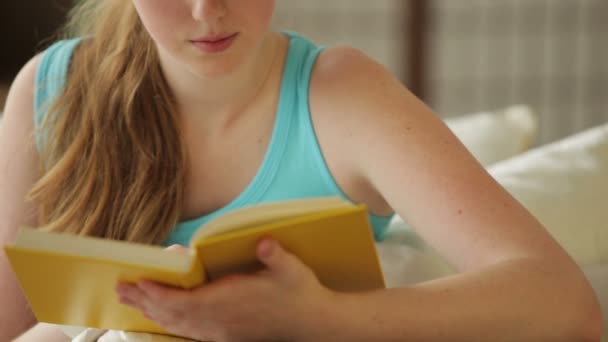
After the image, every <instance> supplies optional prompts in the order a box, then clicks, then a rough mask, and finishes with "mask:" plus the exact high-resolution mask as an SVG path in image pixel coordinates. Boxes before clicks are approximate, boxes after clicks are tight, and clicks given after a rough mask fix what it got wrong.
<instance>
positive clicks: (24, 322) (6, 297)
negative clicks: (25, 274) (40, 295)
mask: <svg viewBox="0 0 608 342" xmlns="http://www.w3.org/2000/svg"><path fill="white" fill-rule="evenodd" d="M8 267H9V266H8V263H7V261H6V259H5V258H2V257H1V256H0V341H10V340H11V339H13V338H15V337H16V336H18V335H19V334H21V333H23V332H24V331H26V330H27V329H29V328H30V327H32V326H33V325H34V324H35V323H36V318H35V317H34V315H33V314H32V312H31V310H30V308H29V305H28V303H27V301H26V299H25V297H24V296H23V295H22V292H21V289H20V288H19V285H18V283H17V280H16V279H15V276H14V275H13V273H12V272H11V271H10V270H9V268H8Z"/></svg>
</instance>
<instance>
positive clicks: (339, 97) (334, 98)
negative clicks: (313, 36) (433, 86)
mask: <svg viewBox="0 0 608 342" xmlns="http://www.w3.org/2000/svg"><path fill="white" fill-rule="evenodd" d="M310 102H311V108H312V109H313V111H314V112H315V113H313V114H314V115H315V116H316V117H315V119H316V120H317V121H319V122H324V123H325V124H326V125H329V126H330V127H331V128H334V129H335V128H337V127H336V126H339V127H340V128H341V129H340V130H339V131H341V132H343V133H344V134H347V132H348V133H349V135H350V136H352V137H355V136H356V137H359V138H360V139H363V141H368V140H369V139H391V137H390V133H391V132H393V133H394V132H398V133H399V134H402V133H403V132H402V130H406V131H410V132H411V131H413V129H414V128H415V127H414V126H416V125H418V126H428V124H429V122H431V124H430V126H432V127H425V129H433V130H440V131H443V133H445V130H444V127H442V121H441V120H440V119H439V118H438V117H436V116H435V115H434V113H432V111H431V110H429V108H428V107H427V106H426V105H425V104H423V103H422V102H421V101H420V100H419V99H417V98H416V96H414V95H413V94H412V93H411V92H410V91H409V90H408V89H407V87H405V86H404V85H403V84H402V83H401V82H400V81H399V80H398V79H397V78H396V77H395V76H394V75H393V74H392V73H391V72H390V71H389V70H387V68H385V67H384V66H383V65H381V64H380V63H378V62H376V61H375V60H373V59H372V58H370V57H369V56H367V55H366V54H365V53H363V52H361V51H359V50H357V49H355V48H352V47H335V48H331V49H327V50H325V51H323V52H322V53H321V54H320V55H319V58H318V60H317V63H316V65H315V69H314V71H313V75H312V79H311V88H310ZM332 123H333V124H332ZM336 131H338V129H336ZM335 133H337V134H340V132H335ZM355 133H356V134H355ZM352 142H353V143H356V141H352Z"/></svg>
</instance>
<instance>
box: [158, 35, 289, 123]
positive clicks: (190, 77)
mask: <svg viewBox="0 0 608 342" xmlns="http://www.w3.org/2000/svg"><path fill="white" fill-rule="evenodd" d="M283 39H284V38H282V36H280V35H277V34H272V33H271V34H269V35H268V36H267V37H266V39H265V40H264V42H263V43H262V46H261V47H260V49H259V51H257V53H256V55H255V56H254V57H252V58H249V59H248V60H247V63H243V64H242V65H240V66H239V68H237V69H235V70H234V71H233V72H231V73H229V74H226V75H223V76H221V77H213V78H211V77H209V78H204V77H201V76H198V75H194V74H192V73H188V72H173V73H172V72H171V71H169V70H170V69H169V70H168V69H167V68H165V76H166V78H167V82H168V84H169V87H170V88H171V90H172V91H173V94H174V96H175V98H176V101H177V106H178V111H179V114H180V116H183V119H184V120H186V121H192V120H194V121H196V122H205V123H210V122H215V123H218V124H220V125H221V124H222V123H227V122H230V121H232V120H233V119H234V117H235V116H236V115H238V114H239V113H241V112H243V111H244V109H245V108H247V107H249V105H250V104H251V103H252V102H253V101H254V99H255V98H256V97H257V96H258V94H260V93H261V92H262V89H263V88H264V86H265V84H266V80H267V79H268V77H269V75H270V74H271V73H272V71H273V69H274V67H275V66H276V64H277V63H276V62H277V59H278V58H277V55H279V54H280V48H281V46H282V42H283ZM168 71H169V72H168ZM213 126H215V124H214V125H213Z"/></svg>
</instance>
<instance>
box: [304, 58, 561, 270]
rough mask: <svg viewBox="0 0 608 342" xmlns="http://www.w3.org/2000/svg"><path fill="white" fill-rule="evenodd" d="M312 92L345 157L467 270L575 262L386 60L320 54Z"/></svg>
mask: <svg viewBox="0 0 608 342" xmlns="http://www.w3.org/2000/svg"><path fill="white" fill-rule="evenodd" d="M313 92H315V93H317V94H323V95H322V96H317V98H323V99H324V101H323V103H321V101H319V103H317V104H316V106H317V107H319V108H321V111H322V112H324V113H331V115H329V116H331V118H326V120H331V121H334V122H335V125H334V127H340V129H339V130H335V132H333V133H334V134H336V135H339V138H334V141H337V140H340V141H341V146H344V148H343V149H344V150H343V151H342V152H343V157H342V158H348V159H349V160H350V164H351V165H352V166H353V167H354V168H356V169H357V170H356V171H357V172H359V173H360V174H361V176H362V177H363V178H364V179H366V180H367V181H368V182H369V184H371V186H372V187H373V188H374V189H376V190H377V191H378V193H379V194H380V195H381V196H382V197H383V198H384V199H385V200H386V201H387V202H388V204H389V205H390V206H391V207H392V208H394V209H395V211H396V212H397V213H398V214H399V215H401V216H402V217H403V218H404V219H405V220H407V221H408V223H410V224H411V225H412V226H413V227H414V229H415V230H416V231H417V232H418V233H419V234H420V235H421V236H422V237H423V238H424V239H425V240H427V241H428V242H429V243H430V244H431V245H432V246H434V247H435V248H436V249H437V250H438V251H439V252H440V253H441V254H443V255H444V256H446V257H447V258H448V259H449V260H450V261H451V262H453V263H454V264H455V266H457V267H458V268H459V269H461V270H464V269H471V268H478V267H482V266H484V265H489V264H492V263H495V262H498V261H501V260H505V259H508V258H516V257H530V256H538V257H545V256H547V255H551V257H556V256H558V257H562V258H564V257H565V258H567V255H566V254H565V253H564V252H563V250H561V248H560V247H559V246H558V245H557V243H556V242H555V241H554V240H553V239H552V238H551V237H550V235H549V234H548V233H547V232H546V230H545V229H544V228H543V227H542V226H541V224H540V223H539V222H538V221H537V220H536V219H535V218H534V217H533V216H532V215H531V214H530V213H529V212H528V211H527V210H526V209H524V208H523V206H521V205H520V204H519V203H518V202H517V201H516V200H515V199H514V198H513V197H512V196H511V195H509V193H508V192H507V191H506V190H504V189H503V188H502V187H501V186H500V185H499V184H498V183H497V182H496V181H495V180H494V179H493V178H492V177H491V176H490V175H489V174H488V173H487V172H486V170H485V169H484V168H483V167H482V166H481V165H480V164H479V163H478V162H477V161H476V160H475V158H474V157H473V156H472V155H471V154H470V153H469V152H468V151H467V149H466V148H465V147H464V146H463V144H462V143H461V142H460V141H459V140H458V139H457V138H456V137H455V136H454V134H453V133H452V132H451V131H450V130H449V128H447V126H446V125H445V124H444V123H443V121H442V120H441V119H440V118H439V117H437V116H436V115H434V114H433V113H432V111H431V110H430V109H429V108H428V107H427V106H425V105H424V104H423V103H422V102H421V101H420V100H418V99H417V98H416V97H415V96H414V95H413V94H412V93H410V92H409V91H408V90H407V89H406V88H405V87H404V86H402V85H401V83H400V82H399V81H398V80H396V79H395V78H394V77H392V76H391V75H390V73H389V72H387V71H386V70H385V69H384V68H383V67H382V66H381V65H379V64H377V63H375V62H373V61H372V60H370V59H369V58H367V57H366V56H364V55H363V54H362V53H360V52H357V51H355V50H353V49H350V48H336V49H334V50H329V51H326V52H325V53H324V55H323V54H322V55H321V56H320V57H319V60H318V62H317V66H316V69H315V74H313V85H312V86H311V98H312V97H313V96H314V94H313Z"/></svg>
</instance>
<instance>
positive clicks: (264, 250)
mask: <svg viewBox="0 0 608 342" xmlns="http://www.w3.org/2000/svg"><path fill="white" fill-rule="evenodd" d="M273 248H274V242H273V241H272V240H271V239H263V240H262V241H260V243H259V245H258V255H259V256H260V257H261V258H267V257H269V256H270V255H271V254H272V250H273Z"/></svg>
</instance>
